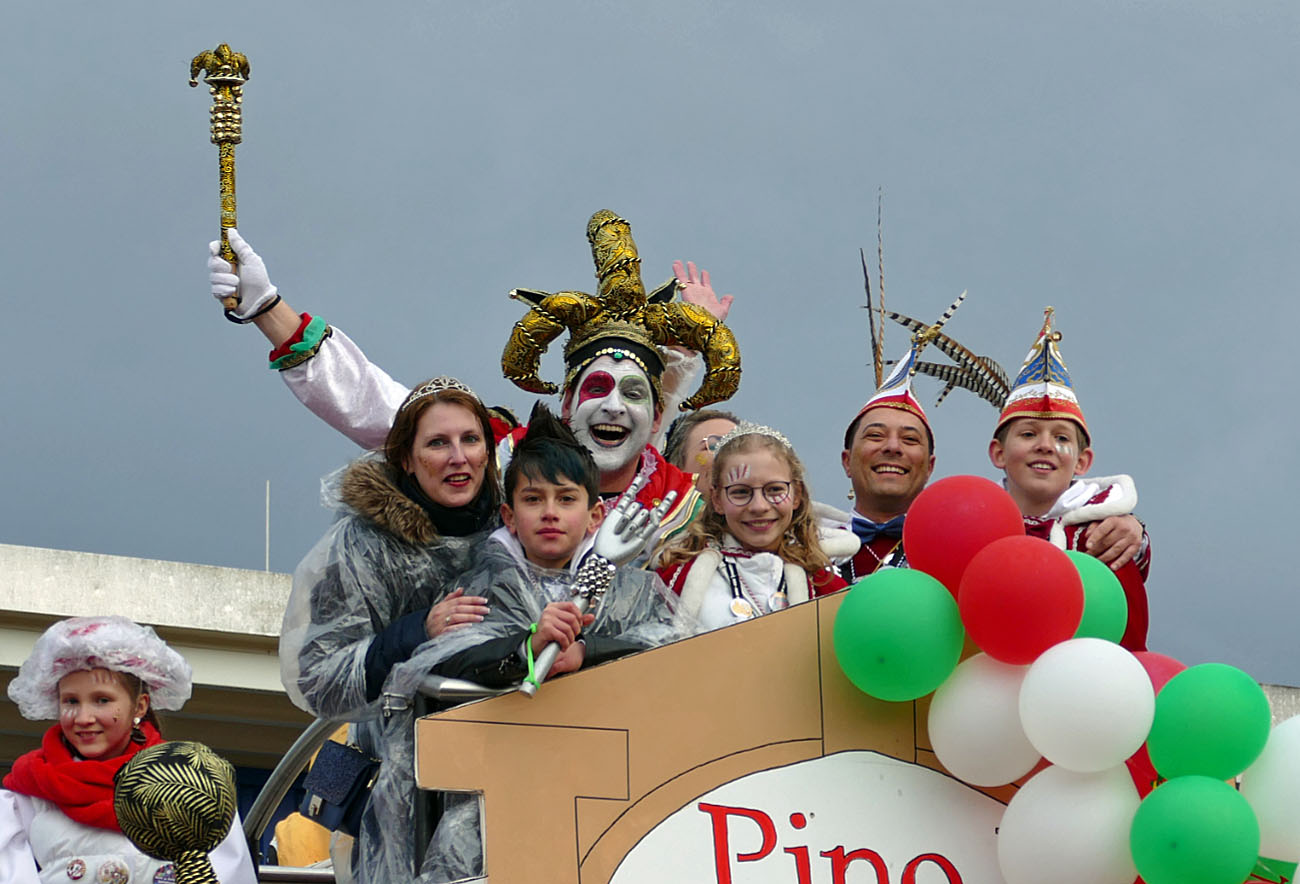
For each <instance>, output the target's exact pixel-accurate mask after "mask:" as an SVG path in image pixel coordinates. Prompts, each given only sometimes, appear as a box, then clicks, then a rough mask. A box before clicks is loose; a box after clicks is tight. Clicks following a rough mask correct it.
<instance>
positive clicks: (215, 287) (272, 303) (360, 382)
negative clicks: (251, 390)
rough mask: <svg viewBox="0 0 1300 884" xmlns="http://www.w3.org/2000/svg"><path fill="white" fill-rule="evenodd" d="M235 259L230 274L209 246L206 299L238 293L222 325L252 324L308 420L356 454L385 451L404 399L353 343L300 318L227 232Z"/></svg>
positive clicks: (400, 388) (235, 234)
mask: <svg viewBox="0 0 1300 884" xmlns="http://www.w3.org/2000/svg"><path fill="white" fill-rule="evenodd" d="M229 237H230V246H231V248H233V249H234V250H235V255H236V256H237V257H238V258H239V266H238V268H237V269H232V268H231V266H230V264H229V263H228V262H227V261H225V260H223V259H222V258H221V256H220V255H219V253H218V249H219V247H220V244H219V243H216V242H214V243H210V244H209V257H208V278H209V281H210V282H211V284H212V296H213V297H214V298H216V299H217V300H218V301H220V300H221V299H222V298H226V297H229V296H230V295H233V294H238V296H239V304H238V305H237V306H236V307H235V308H234V309H233V310H227V311H226V318H228V319H230V320H231V321H232V322H235V323H238V324H240V325H244V324H247V323H252V324H253V325H256V326H257V327H258V329H260V330H261V332H262V334H263V335H265V336H266V339H267V340H268V341H270V342H271V344H272V345H273V346H274V348H275V349H273V350H272V351H271V362H270V367H271V368H273V369H277V370H279V372H280V376H281V377H282V378H283V379H284V382H285V385H286V386H288V388H289V390H290V392H292V393H293V395H294V396H295V397H297V399H298V401H299V402H301V403H302V404H303V405H305V406H307V408H308V410H309V411H311V412H312V414H314V415H316V416H317V417H319V418H320V419H321V420H323V421H325V423H327V424H329V425H330V426H331V427H333V428H334V429H336V430H338V431H339V432H340V433H342V434H343V435H344V436H347V437H348V438H349V439H351V440H352V441H353V442H355V443H356V444H358V445H360V446H361V447H362V448H378V447H380V446H381V445H383V444H384V438H385V437H386V436H387V435H388V428H389V427H390V426H392V423H393V416H394V415H395V414H396V413H397V408H398V406H400V405H401V404H402V400H403V399H405V398H406V394H407V392H408V390H407V387H406V385H405V384H401V383H398V382H397V381H395V380H393V379H392V378H391V377H389V375H388V373H387V372H385V371H384V370H383V369H382V368H380V367H379V366H377V365H375V364H374V363H373V362H371V361H370V360H369V359H368V358H367V357H366V354H365V353H363V352H362V351H361V348H360V347H358V346H357V345H356V344H355V343H353V341H352V339H351V338H349V337H348V336H347V335H345V334H343V332H341V331H339V330H338V329H335V328H332V327H331V326H329V325H326V324H325V322H324V321H323V320H322V319H320V318H319V317H314V316H312V315H311V314H309V313H303V314H299V313H298V312H297V311H296V310H294V309H293V308H292V307H290V306H289V304H288V303H287V302H286V301H285V300H284V298H283V297H282V296H281V295H280V294H279V291H278V290H277V289H276V287H275V286H274V285H272V283H271V279H270V275H269V274H268V273H267V270H266V264H265V262H264V261H263V260H262V258H261V256H259V255H258V254H257V252H255V251H253V247H252V246H250V245H249V244H248V243H247V241H245V240H244V238H243V237H242V236H240V235H239V231H238V230H236V229H234V228H231V230H230V231H229Z"/></svg>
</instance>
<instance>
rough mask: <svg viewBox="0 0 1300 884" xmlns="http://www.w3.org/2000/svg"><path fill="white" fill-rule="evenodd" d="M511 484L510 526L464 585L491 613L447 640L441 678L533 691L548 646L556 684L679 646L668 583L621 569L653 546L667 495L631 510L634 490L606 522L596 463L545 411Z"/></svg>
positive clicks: (517, 456) (540, 410)
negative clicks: (627, 657) (589, 669)
mask: <svg viewBox="0 0 1300 884" xmlns="http://www.w3.org/2000/svg"><path fill="white" fill-rule="evenodd" d="M504 484H505V494H506V501H507V502H506V503H503V504H502V506H501V518H502V521H503V522H504V523H505V525H504V527H502V528H499V529H498V530H497V531H496V532H494V533H493V534H492V535H491V537H490V538H489V539H488V541H487V542H486V543H485V544H484V546H483V547H482V549H481V550H480V551H479V552H478V554H477V556H476V561H475V563H474V565H473V566H472V567H471V569H470V571H469V572H468V573H467V574H465V575H464V577H463V578H462V579H461V580H460V581H458V583H459V585H460V586H462V587H463V588H464V590H465V592H466V593H467V594H470V595H481V596H484V597H486V598H487V599H488V602H487V605H488V614H487V616H486V617H485V618H484V619H483V621H482V622H481V623H477V624H475V625H473V626H471V627H469V628H467V629H464V630H456V631H454V632H453V633H450V634H449V635H448V636H447V639H446V641H445V642H443V644H444V650H443V651H442V652H441V653H439V654H437V655H436V656H437V657H438V658H440V661H434V669H435V671H437V672H438V673H439V674H442V675H448V676H453V677H457V678H465V679H469V680H471V681H476V682H478V683H480V684H484V685H487V686H489V687H506V686H509V685H512V684H516V683H519V682H520V681H521V680H532V681H533V683H534V686H535V685H536V683H537V682H540V681H541V680H542V679H543V678H544V677H545V676H546V673H543V672H535V671H534V663H535V661H536V660H537V658H538V656H539V655H540V654H541V653H542V651H543V649H545V648H546V646H547V645H549V644H551V643H555V644H556V645H557V646H558V649H559V656H558V657H556V658H555V662H554V665H553V666H552V667H551V669H550V674H551V675H559V674H562V673H565V672H573V671H575V670H577V669H580V668H581V667H583V666H591V665H594V664H597V663H602V662H605V661H607V660H612V659H615V658H617V657H620V656H622V655H624V654H629V653H633V652H635V651H639V650H644V649H646V648H650V647H655V646H657V645H660V644H663V643H665V642H667V641H671V640H672V639H674V638H676V637H678V632H677V625H676V624H675V622H674V598H673V596H672V595H671V594H670V593H669V592H668V591H667V590H666V589H665V587H664V585H663V583H662V581H660V580H659V578H658V577H657V576H656V575H655V574H654V573H652V572H647V571H639V570H632V569H623V570H616V567H615V566H617V565H621V564H624V563H626V562H627V561H628V560H630V559H631V558H633V557H634V556H635V555H636V554H638V553H639V552H640V551H641V549H642V548H643V547H644V546H645V543H646V541H647V540H648V539H649V537H650V535H651V533H652V531H653V528H654V526H655V525H657V524H658V516H660V515H662V513H661V512H658V511H657V510H659V509H663V510H666V509H667V508H668V507H670V506H671V505H672V499H671V496H670V497H669V498H668V499H666V500H665V501H663V502H662V503H661V504H660V507H659V508H656V511H654V512H652V511H648V510H645V509H644V508H642V507H640V506H638V505H637V504H636V503H635V500H634V497H635V494H636V491H637V490H639V489H629V491H630V492H631V493H630V494H629V495H625V497H624V501H623V502H622V504H621V505H620V507H619V508H618V509H617V510H615V511H614V512H612V513H611V514H610V515H609V517H608V520H607V519H606V517H605V510H604V507H603V506H602V504H601V501H600V496H599V495H600V472H599V470H598V469H597V467H596V463H595V461H594V459H593V458H592V456H591V453H590V452H589V451H587V449H586V448H584V447H583V446H582V445H581V444H579V443H578V441H577V439H576V438H575V437H574V435H573V432H572V431H571V430H570V429H569V428H568V427H566V426H565V425H564V424H563V423H562V422H560V420H559V419H558V418H556V417H555V415H553V414H552V413H551V412H550V410H549V409H547V408H546V406H544V405H541V404H538V405H537V406H536V407H535V408H534V409H533V413H532V416H531V417H530V418H529V422H528V433H527V434H526V435H525V436H524V437H523V439H521V440H520V442H519V443H518V444H517V445H516V447H515V452H514V457H513V459H512V460H511V462H510V465H509V466H508V467H507V468H506V472H505V479H504ZM606 521H608V523H609V524H605V526H604V529H603V530H601V526H602V524H603V523H605V522H606ZM598 531H600V535H599V537H597V532H598ZM578 587H582V588H583V589H585V590H587V591H591V594H592V595H593V596H595V600H594V601H593V602H592V605H591V608H592V610H590V611H585V612H584V611H582V610H580V608H579V605H578V604H576V603H575V601H574V598H575V593H576V590H577V588H578ZM593 589H594V591H592V590H593Z"/></svg>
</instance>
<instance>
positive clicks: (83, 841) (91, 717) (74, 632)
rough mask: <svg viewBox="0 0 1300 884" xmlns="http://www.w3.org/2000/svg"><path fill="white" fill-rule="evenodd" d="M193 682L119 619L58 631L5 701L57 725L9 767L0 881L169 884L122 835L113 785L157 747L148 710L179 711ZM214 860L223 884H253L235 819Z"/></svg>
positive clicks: (153, 638) (148, 637)
mask: <svg viewBox="0 0 1300 884" xmlns="http://www.w3.org/2000/svg"><path fill="white" fill-rule="evenodd" d="M192 680H193V677H192V672H191V670H190V665H189V664H188V663H186V662H185V659H184V658H183V657H181V655H180V654H178V653H176V652H175V651H173V650H172V649H171V648H169V647H168V646H167V645H166V643H165V642H163V641H162V639H160V638H158V636H157V635H155V634H154V631H153V630H152V629H150V628H149V627H147V626H140V625H139V624H136V623H133V622H131V621H130V620H127V619H126V618H124V617H73V618H71V619H68V620H61V621H59V622H58V623H55V624H54V625H53V626H51V627H50V628H49V629H47V630H46V631H45V633H44V634H43V635H42V636H41V637H40V638H39V639H37V640H36V645H35V647H33V648H32V653H31V656H30V657H28V658H27V660H26V661H25V662H24V663H23V665H22V667H21V668H20V669H19V670H18V675H17V676H16V677H15V678H14V680H13V681H11V682H10V683H9V698H10V699H11V700H13V701H14V702H15V703H17V704H18V710H19V711H20V712H21V713H22V714H23V717H24V718H29V719H32V720H33V721H42V720H49V719H56V720H57V723H56V724H54V725H52V726H51V727H50V729H49V730H47V731H46V732H45V736H44V737H43V738H42V739H41V746H40V748H39V749H34V750H32V751H31V752H28V753H26V754H25V755H22V756H20V757H19V758H18V759H17V761H15V762H14V766H13V770H12V771H10V773H9V774H8V775H6V776H5V778H4V789H0V881H4V882H24V884H25V882H33V884H35V882H43V884H49V882H55V881H58V882H62V884H68V882H75V881H81V880H83V879H84V880H85V881H86V882H87V884H89V882H103V884H129V882H156V884H164V882H171V881H175V880H176V879H175V872H174V870H173V868H172V867H171V865H170V864H169V863H163V862H160V861H158V860H155V859H152V858H150V857H148V856H146V855H145V854H143V853H141V852H140V851H139V850H137V849H136V847H135V846H134V845H133V844H131V842H130V841H129V840H128V839H127V837H126V836H125V835H123V834H122V831H121V829H120V828H119V826H118V823H117V816H116V814H114V812H113V776H114V775H115V774H116V773H117V772H118V771H119V770H120V769H121V768H122V767H123V766H124V765H125V764H126V763H127V762H128V761H130V760H131V758H132V757H133V756H134V755H135V754H136V753H137V752H139V751H140V750H141V749H143V748H145V747H146V746H152V745H155V744H157V743H161V742H163V738H162V735H161V734H160V733H159V732H158V719H157V718H156V717H155V716H154V709H163V710H172V711H174V710H178V709H180V708H181V706H183V705H184V704H185V701H186V700H188V699H189V697H190V686H191V682H192ZM210 859H211V861H212V866H213V869H214V870H215V871H216V873H217V877H218V879H219V880H220V881H222V882H223V884H255V882H256V880H257V875H256V872H255V871H254V869H253V864H252V860H251V859H250V857H249V854H248V847H247V844H246V843H245V842H244V839H243V832H242V829H241V827H240V825H239V821H238V820H237V819H236V821H235V823H234V824H233V825H232V826H231V829H230V833H229V834H228V835H227V836H226V839H225V840H224V841H223V842H222V843H221V844H220V845H218V846H217V848H216V849H215V850H214V851H212V853H211V855H210Z"/></svg>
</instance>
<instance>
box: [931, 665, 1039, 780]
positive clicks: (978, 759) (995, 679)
mask: <svg viewBox="0 0 1300 884" xmlns="http://www.w3.org/2000/svg"><path fill="white" fill-rule="evenodd" d="M1028 670H1029V667H1028V666H1013V665H1011V664H1010V663H1003V662H1001V661H999V660H994V659H993V658H992V657H990V656H989V655H988V654H976V655H975V656H973V657H970V658H969V659H967V660H963V661H962V662H961V664H960V665H958V666H957V668H956V669H955V670H953V673H952V675H950V676H948V678H947V680H946V681H944V683H943V684H941V685H939V687H938V689H937V690H936V691H935V692H934V699H933V700H932V701H931V702H930V717H929V725H928V728H929V732H930V745H931V746H933V747H934V754H935V755H937V756H939V761H940V762H942V763H943V766H944V767H946V768H947V769H948V772H949V773H951V774H952V775H953V776H955V777H956V778H957V779H959V780H964V781H965V782H967V783H970V784H971V785H973V786H1001V785H1004V784H1005V783H1010V782H1011V781H1012V780H1016V779H1019V778H1020V777H1022V776H1024V775H1025V774H1027V773H1029V771H1030V770H1032V769H1033V767H1034V765H1035V764H1037V763H1038V759H1039V757H1040V756H1039V754H1038V750H1037V749H1035V748H1034V747H1033V746H1032V745H1030V742H1029V740H1028V739H1027V738H1026V737H1025V731H1024V729H1023V728H1022V727H1021V726H1020V706H1019V703H1020V683H1021V682H1022V681H1023V680H1024V678H1025V673H1026V672H1027V671H1028Z"/></svg>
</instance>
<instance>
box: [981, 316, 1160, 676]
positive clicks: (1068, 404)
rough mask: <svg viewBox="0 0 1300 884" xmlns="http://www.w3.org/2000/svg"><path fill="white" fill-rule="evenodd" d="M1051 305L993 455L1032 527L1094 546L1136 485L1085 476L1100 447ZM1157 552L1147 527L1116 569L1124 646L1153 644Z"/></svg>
mask: <svg viewBox="0 0 1300 884" xmlns="http://www.w3.org/2000/svg"><path fill="white" fill-rule="evenodd" d="M1052 316H1053V310H1052V308H1051V307H1048V308H1047V311H1046V318H1045V321H1044V323H1043V328H1042V330H1041V331H1040V332H1039V333H1038V339H1037V340H1036V341H1035V342H1034V346H1033V347H1032V348H1031V349H1030V351H1029V355H1028V356H1026V357H1025V364H1024V366H1023V367H1022V368H1021V369H1020V374H1019V375H1018V376H1017V377H1016V381H1015V384H1014V386H1013V388H1012V390H1011V393H1010V395H1009V396H1008V397H1007V400H1006V403H1005V404H1004V405H1003V407H1002V413H1001V415H1000V416H999V417H998V424H997V427H996V429H995V430H994V434H993V440H992V441H991V442H989V460H991V461H992V462H993V465H994V466H995V467H997V468H998V469H1000V470H1002V471H1003V472H1004V473H1005V474H1006V480H1005V486H1006V489H1007V493H1008V494H1010V495H1011V497H1012V499H1013V500H1015V502H1016V505H1017V506H1019V507H1020V514H1021V515H1022V516H1023V517H1024V520H1025V532H1026V533H1027V534H1029V535H1031V536H1034V537H1041V538H1043V539H1044V540H1049V541H1051V542H1052V543H1053V544H1055V545H1056V546H1058V547H1060V548H1062V549H1073V550H1082V551H1084V552H1089V550H1088V539H1089V533H1090V532H1091V531H1093V530H1095V526H1097V525H1098V524H1099V523H1100V522H1101V521H1102V520H1103V519H1106V518H1108V517H1110V516H1123V515H1131V514H1132V512H1133V508H1134V507H1135V506H1136V505H1137V489H1136V487H1135V486H1134V484H1133V480H1132V478H1130V477H1129V476H1124V475H1119V476H1102V477H1096V478H1091V479H1089V478H1084V474H1085V473H1086V472H1087V471H1088V468H1089V467H1090V466H1092V461H1093V451H1092V447H1091V439H1090V437H1089V434H1088V425H1087V423H1086V422H1085V421H1084V417H1083V410H1082V409H1081V408H1080V407H1079V400H1078V398H1077V397H1076V396H1075V394H1074V389H1073V387H1072V385H1071V383H1070V374H1069V371H1068V370H1067V369H1066V367H1065V361H1064V360H1063V359H1062V358H1061V352H1060V348H1059V347H1058V346H1057V344H1058V342H1059V341H1060V340H1061V333H1060V332H1058V331H1054V330H1053V329H1052ZM1150 564H1151V550H1150V545H1149V544H1148V542H1147V538H1146V535H1145V533H1143V535H1142V540H1141V543H1140V546H1139V548H1138V551H1137V554H1136V555H1134V556H1133V558H1132V559H1131V560H1130V561H1127V562H1125V563H1124V564H1123V565H1121V566H1120V567H1119V568H1117V569H1115V576H1116V577H1118V578H1119V581H1120V585H1121V586H1122V587H1123V588H1124V595H1125V597H1126V599H1127V601H1128V626H1127V627H1126V629H1125V630H1124V636H1123V638H1122V639H1121V640H1120V644H1122V645H1123V646H1124V647H1126V648H1128V649H1129V650H1130V651H1144V650H1146V637H1147V596H1146V585H1145V581H1146V576H1147V571H1148V568H1149V567H1150Z"/></svg>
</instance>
